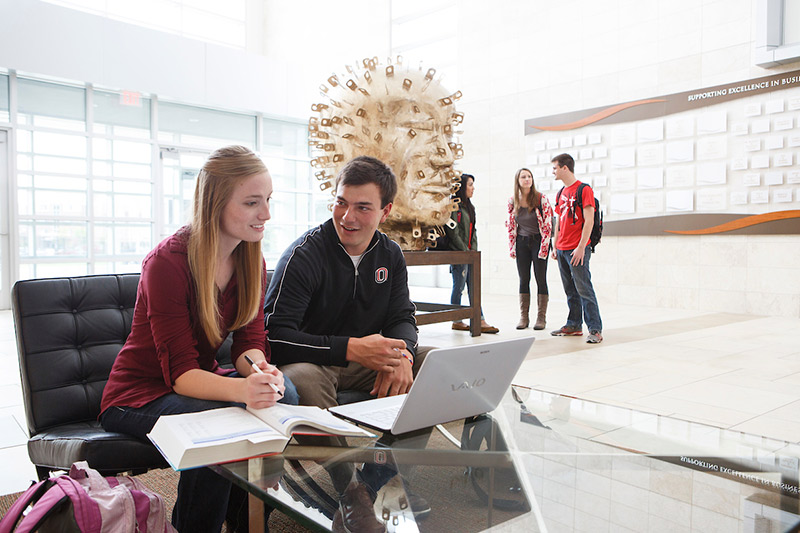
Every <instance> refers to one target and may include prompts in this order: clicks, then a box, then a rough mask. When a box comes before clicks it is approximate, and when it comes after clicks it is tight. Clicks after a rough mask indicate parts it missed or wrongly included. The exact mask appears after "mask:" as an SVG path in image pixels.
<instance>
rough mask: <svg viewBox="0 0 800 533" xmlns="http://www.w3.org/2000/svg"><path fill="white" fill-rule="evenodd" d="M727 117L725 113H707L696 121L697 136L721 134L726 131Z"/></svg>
mask: <svg viewBox="0 0 800 533" xmlns="http://www.w3.org/2000/svg"><path fill="white" fill-rule="evenodd" d="M727 120H728V117H727V115H726V113H725V111H709V112H708V113H703V114H701V115H700V117H699V118H698V119H697V134H698V135H707V134H709V133H723V132H725V131H727V129H728V128H727V126H728V123H727Z"/></svg>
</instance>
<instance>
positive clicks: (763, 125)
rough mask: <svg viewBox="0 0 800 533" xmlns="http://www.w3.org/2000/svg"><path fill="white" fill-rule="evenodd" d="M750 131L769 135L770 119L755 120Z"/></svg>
mask: <svg viewBox="0 0 800 533" xmlns="http://www.w3.org/2000/svg"><path fill="white" fill-rule="evenodd" d="M750 131H752V132H753V133H767V132H768V131H769V119H768V118H764V119H759V120H754V121H753V123H752V124H751V125H750Z"/></svg>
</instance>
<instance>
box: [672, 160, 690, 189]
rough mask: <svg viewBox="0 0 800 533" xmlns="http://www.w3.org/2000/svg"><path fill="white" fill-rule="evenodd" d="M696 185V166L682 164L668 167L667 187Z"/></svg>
mask: <svg viewBox="0 0 800 533" xmlns="http://www.w3.org/2000/svg"><path fill="white" fill-rule="evenodd" d="M692 186H694V166H691V165H681V166H674V167H672V166H671V167H667V187H673V188H677V187H692Z"/></svg>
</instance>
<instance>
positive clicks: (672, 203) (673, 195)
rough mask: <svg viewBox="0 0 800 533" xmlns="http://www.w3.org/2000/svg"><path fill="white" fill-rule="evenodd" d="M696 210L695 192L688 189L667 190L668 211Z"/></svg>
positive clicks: (683, 211)
mask: <svg viewBox="0 0 800 533" xmlns="http://www.w3.org/2000/svg"><path fill="white" fill-rule="evenodd" d="M692 210H694V194H692V191H691V190H688V191H667V212H679V213H685V212H688V211H692Z"/></svg>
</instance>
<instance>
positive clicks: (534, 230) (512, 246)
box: [506, 168, 553, 329]
mask: <svg viewBox="0 0 800 533" xmlns="http://www.w3.org/2000/svg"><path fill="white" fill-rule="evenodd" d="M506 228H508V245H509V250H510V252H511V257H512V258H516V260H517V273H518V274H519V313H520V319H519V324H517V329H525V328H527V327H528V325H529V324H530V318H529V317H528V312H529V309H530V305H531V264H533V273H534V276H535V277H536V287H537V293H538V294H537V302H536V303H537V305H538V313H537V315H536V323H535V324H534V326H533V329H544V328H545V316H546V314H547V303H548V300H549V298H550V296H549V294H550V293H549V292H548V290H547V254H548V250H549V249H550V235H551V234H552V232H553V207H552V206H551V205H550V200H548V199H547V196H545V195H544V194H542V193H541V192H540V191H537V190H536V186H535V185H534V184H533V174H532V173H531V171H530V170H528V169H527V168H521V169H519V170H518V171H517V174H516V175H515V176H514V196H513V197H511V198H509V199H508V221H507V222H506Z"/></svg>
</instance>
